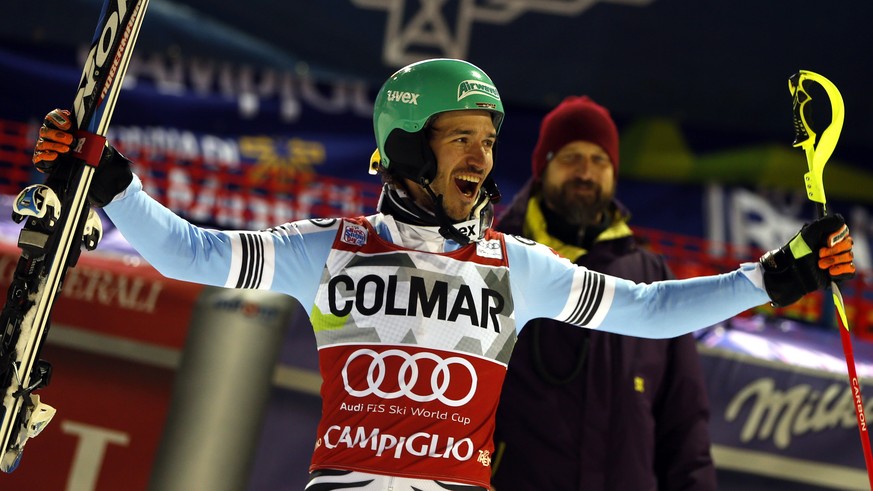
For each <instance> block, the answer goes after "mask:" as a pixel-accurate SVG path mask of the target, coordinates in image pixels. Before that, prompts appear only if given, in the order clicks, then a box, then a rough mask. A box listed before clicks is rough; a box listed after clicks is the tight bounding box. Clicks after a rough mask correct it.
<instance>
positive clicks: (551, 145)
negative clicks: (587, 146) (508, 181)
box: [531, 96, 618, 180]
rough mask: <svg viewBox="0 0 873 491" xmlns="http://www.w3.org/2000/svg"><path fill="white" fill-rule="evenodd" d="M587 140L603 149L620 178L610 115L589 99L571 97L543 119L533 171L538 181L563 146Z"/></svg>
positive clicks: (614, 130)
mask: <svg viewBox="0 0 873 491" xmlns="http://www.w3.org/2000/svg"><path fill="white" fill-rule="evenodd" d="M576 140H585V141H589V142H591V143H596V144H597V145H600V147H601V148H603V150H604V151H605V152H606V154H607V155H609V159H610V160H612V169H613V171H615V175H616V176H618V129H617V128H616V127H615V122H614V121H613V120H612V117H610V115H609V111H608V110H607V109H606V108H605V107H603V106H601V105H600V104H597V103H596V102H594V101H593V100H591V99H590V98H589V97H588V96H581V97H579V96H570V97H567V98H566V99H564V101H563V102H561V103H560V104H558V106H557V107H556V108H554V109H552V111H551V112H549V114H546V117H545V118H543V122H542V125H541V126H540V138H539V140H537V146H536V147H535V148H534V152H533V158H532V162H531V164H532V165H531V168H532V170H533V175H534V179H536V180H539V179H540V178H541V177H542V175H543V171H544V170H545V169H546V164H548V163H549V160H551V158H552V157H553V156H554V155H555V153H557V152H558V150H560V149H561V148H562V147H563V146H564V145H566V144H568V143H570V142H573V141H576Z"/></svg>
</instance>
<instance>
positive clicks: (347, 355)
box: [33, 59, 854, 491]
mask: <svg viewBox="0 0 873 491" xmlns="http://www.w3.org/2000/svg"><path fill="white" fill-rule="evenodd" d="M503 115H504V113H503V104H502V102H501V100H500V95H499V93H498V91H497V89H496V87H495V86H494V84H493V82H492V81H491V79H490V78H489V77H488V75H486V74H485V73H484V72H483V71H482V70H480V69H479V68H477V67H476V66H474V65H472V64H470V63H467V62H465V61H461V60H451V59H432V60H426V61H422V62H418V63H413V64H411V65H409V66H407V67H404V68H402V69H400V70H399V71H397V72H396V73H394V74H393V75H391V77H390V78H389V79H388V80H387V81H386V82H385V84H384V85H383V86H382V88H381V90H380V91H379V93H378V95H377V98H376V101H375V105H374V115H373V120H374V130H375V136H376V143H377V147H378V150H377V151H376V152H374V154H373V157H374V158H373V162H372V164H371V165H372V167H373V168H375V169H376V170H377V171H378V172H380V173H381V174H382V175H383V181H384V186H383V191H382V195H381V197H380V200H379V204H378V207H377V209H378V213H376V214H375V215H372V216H367V217H354V218H327V219H317V220H316V219H313V220H301V221H297V222H293V223H286V224H284V225H279V226H276V227H274V228H271V229H269V230H263V231H216V230H207V229H203V228H200V227H196V226H194V225H192V224H190V223H188V222H186V221H185V220H183V219H181V218H180V217H178V216H176V215H175V214H173V213H172V212H171V211H169V210H168V209H166V208H164V207H163V206H161V205H160V204H159V203H157V202H156V201H155V200H153V199H152V198H151V197H149V196H148V195H147V194H146V193H145V192H144V191H143V187H142V183H141V182H140V180H139V178H138V177H136V176H135V175H133V174H132V172H131V168H130V162H129V161H128V160H127V159H125V158H124V157H123V156H122V155H121V154H119V153H118V152H117V151H115V150H114V149H113V148H112V147H111V145H107V147H106V150H105V151H104V155H103V159H102V162H101V164H100V166H99V167H98V168H97V171H96V172H95V176H94V180H93V183H92V187H91V190H90V191H89V200H90V201H91V202H92V203H93V204H94V205H96V206H103V207H104V210H105V211H106V213H107V215H108V216H109V218H110V219H111V220H112V221H113V223H114V224H115V225H116V226H117V227H118V229H119V230H120V231H121V233H122V234H123V235H124V237H125V238H126V239H127V240H128V241H129V242H130V243H131V244H132V245H133V246H134V247H135V248H136V249H137V250H138V251H139V252H140V253H141V254H142V255H143V256H144V257H145V258H146V259H147V260H148V261H149V262H150V263H151V264H152V265H153V266H154V267H155V268H157V269H158V270H159V271H160V272H161V273H162V274H164V275H166V276H168V277H173V278H177V279H180V280H185V281H192V282H197V283H202V284H208V285H216V286H223V287H232V288H255V289H262V290H273V291H277V292H282V293H285V294H287V295H291V296H293V297H295V298H296V299H298V300H299V301H300V303H301V304H302V305H303V306H305V307H306V309H307V312H308V314H309V316H310V319H311V322H312V326H313V329H314V330H315V337H316V342H317V347H318V352H319V365H320V370H321V375H322V378H323V380H324V382H323V385H322V389H321V394H322V401H323V402H322V419H321V422H320V424H319V427H318V434H317V435H316V437H315V450H314V452H313V457H312V464H311V466H310V473H311V479H310V482H309V484H308V485H307V489H308V490H312V491H315V490H319V491H321V490H333V489H355V490H383V491H384V490H388V489H392V490H406V491H411V490H413V489H416V490H422V491H430V490H446V489H450V490H484V489H487V488H488V487H489V486H490V476H491V467H490V466H491V458H492V453H493V451H494V448H493V443H492V433H493V430H494V415H495V411H496V409H497V401H498V399H499V395H500V394H499V393H500V388H501V384H502V382H503V378H504V376H505V374H506V367H507V362H508V361H509V357H510V353H511V352H512V348H513V345H514V343H515V340H516V337H517V334H518V330H519V329H520V328H521V326H524V325H525V324H526V323H527V322H528V321H529V320H531V319H534V318H538V317H546V318H552V319H556V320H559V321H562V322H567V323H571V324H575V325H577V326H580V327H581V328H588V329H601V330H604V331H609V332H615V333H618V334H626V335H632V336H641V337H651V338H668V337H674V336H679V335H681V334H685V333H688V332H691V331H694V330H696V329H699V328H703V327H706V326H709V325H712V324H714V323H716V322H719V321H721V320H724V319H726V318H728V317H731V316H733V315H735V314H737V313H739V312H742V311H743V310H746V309H748V308H751V307H754V306H757V305H760V304H762V303H765V302H771V301H772V302H775V303H778V304H787V303H791V302H794V301H796V300H797V299H799V298H800V297H801V296H803V295H804V294H806V293H808V292H811V291H814V290H816V289H818V288H821V287H823V286H824V285H825V284H826V282H828V281H830V279H831V278H832V277H833V276H835V275H836V276H838V277H840V278H842V277H848V276H850V275H851V272H852V271H853V268H854V267H853V266H851V239H850V238H849V237H848V231H847V229H846V227H845V224H844V223H843V220H842V218H841V217H839V216H833V217H830V218H828V219H824V220H818V221H816V222H813V223H811V224H810V225H808V226H806V227H805V228H804V229H803V231H802V232H801V233H799V234H798V235H797V236H796V237H795V238H794V239H792V244H791V246H790V247H789V245H786V246H785V247H783V248H782V249H779V250H776V251H773V252H772V253H768V255H766V256H765V257H764V258H762V260H761V261H759V262H757V263H750V264H744V265H742V266H741V267H740V268H739V269H737V270H736V271H734V272H731V273H728V274H723V275H718V276H709V277H700V278H694V279H690V280H683V281H667V282H658V283H653V284H651V285H645V284H634V283H632V282H630V281H626V280H622V279H618V278H615V277H611V276H607V275H603V274H600V273H594V272H592V271H589V270H586V269H584V268H581V267H578V266H576V265H574V264H572V263H571V262H569V261H568V260H566V259H562V258H560V257H559V256H557V255H556V254H554V253H553V251H552V250H551V249H549V248H548V247H546V246H543V245H540V244H537V243H534V242H533V241H530V240H526V239H522V238H518V237H513V236H508V235H503V234H501V233H498V232H496V231H494V230H492V229H490V228H489V225H490V223H491V215H492V206H491V202H492V201H493V200H495V199H496V198H497V197H498V196H499V194H498V193H497V188H496V186H495V184H494V181H493V180H492V179H491V170H492V167H493V164H494V162H493V150H494V145H495V143H496V139H497V133H498V131H499V129H500V125H501V123H502V120H503ZM70 127H71V118H70V115H69V113H68V112H65V111H61V110H55V111H52V112H51V113H49V115H48V116H47V117H46V120H45V125H44V126H43V128H41V130H40V139H39V140H38V141H37V145H36V150H35V153H34V158H33V160H34V163H35V164H36V165H37V167H38V168H40V169H42V170H48V169H50V168H51V167H52V166H53V165H54V163H55V162H56V161H57V156H58V154H59V153H60V154H63V153H65V152H68V151H69V145H70V143H71V141H72V137H71V135H70V132H69V131H70ZM834 234H841V235H838V236H835V235H834ZM831 236H835V237H839V238H842V240H841V241H840V242H839V243H838V245H836V246H834V247H829V248H828V247H825V243H826V241H827V239H828V237H831ZM793 251H795V252H793ZM510 269H511V273H510ZM638 318H646V319H648V322H646V323H645V324H643V325H641V324H639V323H636V322H632V320H634V319H638ZM624 326H635V327H634V328H633V329H626V328H624ZM643 326H644V327H643Z"/></svg>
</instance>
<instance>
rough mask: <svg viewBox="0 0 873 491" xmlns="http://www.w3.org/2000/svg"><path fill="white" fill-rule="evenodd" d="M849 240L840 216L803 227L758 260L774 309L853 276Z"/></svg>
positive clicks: (844, 223)
mask: <svg viewBox="0 0 873 491" xmlns="http://www.w3.org/2000/svg"><path fill="white" fill-rule="evenodd" d="M852 260H853V254H852V237H851V235H849V228H848V227H847V226H846V222H845V220H844V219H843V217H842V215H839V214H836V215H828V216H826V217H823V218H819V219H818V220H815V221H814V222H812V223H810V224H807V225H804V226H803V228H802V229H801V230H800V232H799V233H798V234H797V235H795V236H794V238H792V239H791V240H790V241H789V242H788V244H786V245H784V246H783V247H782V248H780V249H776V250H772V251H770V252H768V253H766V254H764V255H763V256H761V259H760V263H761V265H762V266H763V269H764V287H765V289H766V290H767V294H768V295H769V296H770V300H771V301H772V302H773V305H774V306H776V307H785V306H787V305H791V304H792V303H794V302H796V301H798V300H800V298H801V297H803V296H804V295H806V294H807V293H810V292H814V291H816V290H818V289H820V288H824V287H826V286H827V285H829V284H830V282H831V281H843V280H848V279H850V278H852V277H854V276H855V263H854V262H852Z"/></svg>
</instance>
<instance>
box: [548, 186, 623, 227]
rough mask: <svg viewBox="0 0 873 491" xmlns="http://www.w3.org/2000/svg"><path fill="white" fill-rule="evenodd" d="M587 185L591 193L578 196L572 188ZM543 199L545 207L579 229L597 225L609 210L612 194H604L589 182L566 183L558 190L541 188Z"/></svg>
mask: <svg viewBox="0 0 873 491" xmlns="http://www.w3.org/2000/svg"><path fill="white" fill-rule="evenodd" d="M582 184H587V185H588V186H591V187H592V191H593V192H592V193H591V194H587V195H580V194H578V192H576V190H575V189H574V187H576V186H579V185H582ZM543 197H544V199H545V201H546V203H547V205H548V206H549V207H550V208H552V210H553V211H556V212H558V213H560V214H561V216H562V217H563V218H564V220H566V222H567V223H569V224H571V225H577V226H580V227H587V226H590V225H598V224H600V223H601V222H602V221H603V214H604V213H607V212H608V210H609V205H610V203H611V202H612V198H613V193H605V192H604V191H603V188H602V187H601V186H599V185H597V184H596V183H593V182H590V181H585V182H582V181H578V180H577V181H567V182H565V183H563V184H561V186H560V187H559V188H553V187H546V186H544V187H543Z"/></svg>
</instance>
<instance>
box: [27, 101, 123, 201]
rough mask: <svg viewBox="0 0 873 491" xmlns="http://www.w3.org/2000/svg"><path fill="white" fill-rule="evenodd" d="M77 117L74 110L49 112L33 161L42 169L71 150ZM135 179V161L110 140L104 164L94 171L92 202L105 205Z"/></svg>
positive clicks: (106, 148) (101, 159)
mask: <svg viewBox="0 0 873 491" xmlns="http://www.w3.org/2000/svg"><path fill="white" fill-rule="evenodd" d="M72 132H73V120H72V117H71V115H70V111H68V110H66V109H55V110H53V111H51V112H50V113H48V114H47V115H46V117H45V120H43V124H42V127H41V128H40V129H39V139H38V140H37V141H36V146H35V147H34V150H33V159H32V160H33V164H34V165H35V166H36V168H37V170H39V171H40V172H50V171H51V170H52V169H53V168H54V167H55V165H56V164H57V163H58V161H59V160H62V159H59V157H60V156H62V155H66V154H67V153H69V152H70V145H72V144H73V139H74V138H73V133H72ZM132 180H133V172H132V171H131V163H130V161H129V160H127V158H125V157H124V155H122V154H121V153H120V152H118V150H116V149H115V148H114V147H113V146H112V145H110V144H109V143H107V144H106V147H105V148H104V149H103V155H102V156H101V157H100V165H98V166H97V168H96V169H95V170H94V177H93V179H92V180H91V187H90V189H89V190H88V201H90V202H91V204H92V205H94V206H97V207H100V208H102V207H103V206H105V205H106V204H108V203H109V202H110V201H112V199H113V198H115V196H116V195H118V193H120V192H122V191H124V189H125V188H127V186H128V185H129V184H130V182H131V181H132Z"/></svg>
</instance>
